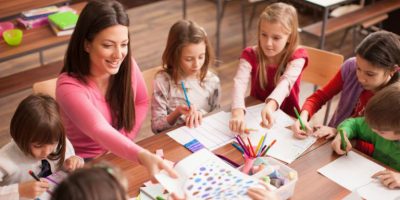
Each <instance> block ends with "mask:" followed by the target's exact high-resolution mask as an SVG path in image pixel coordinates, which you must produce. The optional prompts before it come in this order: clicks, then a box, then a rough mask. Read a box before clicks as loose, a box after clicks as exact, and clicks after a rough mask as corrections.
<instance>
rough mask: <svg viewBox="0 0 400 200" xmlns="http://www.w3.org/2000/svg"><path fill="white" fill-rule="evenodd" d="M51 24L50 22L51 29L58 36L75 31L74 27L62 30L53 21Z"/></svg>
mask: <svg viewBox="0 0 400 200" xmlns="http://www.w3.org/2000/svg"><path fill="white" fill-rule="evenodd" d="M49 24H50V28H51V30H53V32H54V34H56V35H57V36H58V37H60V36H66V35H72V33H73V32H74V28H71V29H67V30H61V29H59V28H58V27H57V26H56V25H54V24H53V23H52V22H50V23H49Z"/></svg>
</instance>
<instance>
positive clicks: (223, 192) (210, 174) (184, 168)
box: [156, 149, 258, 200]
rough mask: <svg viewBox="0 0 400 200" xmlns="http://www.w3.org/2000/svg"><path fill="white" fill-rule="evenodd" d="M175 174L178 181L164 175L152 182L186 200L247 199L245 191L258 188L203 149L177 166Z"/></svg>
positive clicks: (248, 179) (157, 176)
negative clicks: (183, 196) (177, 174)
mask: <svg viewBox="0 0 400 200" xmlns="http://www.w3.org/2000/svg"><path fill="white" fill-rule="evenodd" d="M175 170H176V171H177V172H178V173H179V175H180V178H179V180H176V179H175V180H173V179H171V178H168V176H166V175H165V174H164V175H162V177H160V175H156V178H157V180H158V181H159V182H160V183H161V184H162V185H163V186H164V187H165V188H166V189H167V190H168V191H169V192H175V193H177V194H183V193H185V194H186V196H187V197H189V199H217V200H218V199H249V197H248V196H247V190H248V188H249V187H252V186H256V185H258V180H257V179H256V178H254V177H251V176H248V175H246V174H243V173H242V172H240V171H238V170H237V169H235V168H233V167H231V166H230V165H228V164H226V163H225V162H224V161H222V160H221V159H220V158H218V157H217V156H215V155H214V154H213V153H211V152H210V151H208V150H206V149H202V150H200V151H197V152H196V153H194V154H192V155H190V156H188V157H186V158H185V159H183V160H181V161H180V162H178V164H177V165H176V166H175ZM178 190H181V191H178Z"/></svg>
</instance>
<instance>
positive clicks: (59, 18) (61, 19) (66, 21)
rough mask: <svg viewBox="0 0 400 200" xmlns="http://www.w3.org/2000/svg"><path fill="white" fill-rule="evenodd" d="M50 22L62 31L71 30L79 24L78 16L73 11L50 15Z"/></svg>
mask: <svg viewBox="0 0 400 200" xmlns="http://www.w3.org/2000/svg"><path fill="white" fill-rule="evenodd" d="M49 21H50V22H51V23H53V24H55V25H56V26H57V27H58V28H59V29H61V30H66V29H71V28H74V27H75V25H76V23H77V22H78V15H77V14H75V13H73V12H72V11H66V12H59V13H55V14H52V15H49Z"/></svg>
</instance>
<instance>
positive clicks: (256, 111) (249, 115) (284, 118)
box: [246, 103, 294, 129]
mask: <svg viewBox="0 0 400 200" xmlns="http://www.w3.org/2000/svg"><path fill="white" fill-rule="evenodd" d="M264 105H265V104H264V103H261V104H258V105H255V106H251V107H248V108H247V109H246V111H247V112H246V123H248V122H250V121H251V122H255V123H258V124H259V123H260V122H261V110H262V109H263V107H264ZM272 117H273V118H274V120H275V123H274V125H273V126H272V128H271V129H274V128H278V127H288V126H292V125H293V124H294V120H293V119H292V118H291V117H290V116H289V115H288V114H286V113H285V112H283V111H282V110H281V109H278V110H277V111H275V112H274V113H273V114H272ZM247 127H248V128H253V127H251V126H250V125H249V124H248V125H247Z"/></svg>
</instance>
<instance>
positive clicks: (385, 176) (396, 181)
mask: <svg viewBox="0 0 400 200" xmlns="http://www.w3.org/2000/svg"><path fill="white" fill-rule="evenodd" d="M372 178H378V179H379V181H380V182H381V183H382V184H383V185H384V186H386V187H388V188H390V189H395V188H400V173H399V172H394V171H392V170H384V171H380V172H377V173H375V174H374V175H372Z"/></svg>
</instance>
